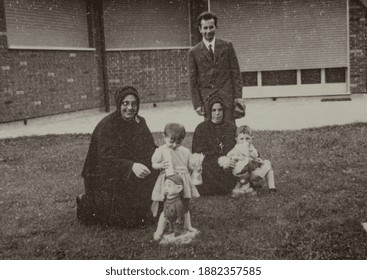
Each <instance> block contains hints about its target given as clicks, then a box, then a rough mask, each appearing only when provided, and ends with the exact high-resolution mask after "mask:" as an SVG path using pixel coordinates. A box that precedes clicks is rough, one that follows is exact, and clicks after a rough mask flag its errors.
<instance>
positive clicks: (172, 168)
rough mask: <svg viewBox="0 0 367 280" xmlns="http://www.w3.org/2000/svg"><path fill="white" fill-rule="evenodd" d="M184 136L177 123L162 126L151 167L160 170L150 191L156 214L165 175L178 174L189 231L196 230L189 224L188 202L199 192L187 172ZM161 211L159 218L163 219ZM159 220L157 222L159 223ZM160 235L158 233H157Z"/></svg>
mask: <svg viewBox="0 0 367 280" xmlns="http://www.w3.org/2000/svg"><path fill="white" fill-rule="evenodd" d="M185 136H186V131H185V127H184V126H183V125H182V124H179V123H168V124H167V125H166V126H165V128H164V142H165V144H163V145H162V146H160V147H159V148H157V149H156V150H155V152H154V154H153V156H152V167H153V169H156V170H161V173H160V174H159V176H158V178H157V181H156V183H155V185H154V188H153V192H152V200H153V204H152V212H153V215H154V216H156V215H157V213H158V205H159V202H163V201H164V193H163V191H162V190H163V186H164V183H165V179H166V177H167V176H171V175H173V174H178V175H179V176H181V178H182V181H183V206H184V228H185V229H186V230H188V231H190V232H197V230H196V229H195V228H193V227H192V225H191V217H190V212H189V202H190V199H191V198H197V197H199V196H200V195H199V192H198V190H197V189H196V187H195V185H194V184H193V182H192V180H191V176H190V173H189V169H188V168H189V159H190V157H191V152H190V150H189V149H188V148H186V147H183V146H181V143H182V140H183V139H184V138H185ZM164 218H165V217H164V213H163V212H162V213H161V215H160V217H159V220H160V221H161V220H163V219H164ZM159 223H160V222H158V224H159ZM159 235H160V234H159ZM161 237H162V236H157V234H154V239H155V240H159V239H160V238H161Z"/></svg>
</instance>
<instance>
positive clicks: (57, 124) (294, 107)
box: [0, 95, 367, 138]
mask: <svg viewBox="0 0 367 280" xmlns="http://www.w3.org/2000/svg"><path fill="white" fill-rule="evenodd" d="M348 97H349V98H350V99H351V100H350V101H325V102H322V101H321V100H322V99H323V97H307V98H306V97H305V98H278V99H277V100H276V101H274V100H272V99H250V100H248V101H247V115H246V117H245V118H243V119H240V120H238V121H237V125H241V124H247V125H249V126H251V127H252V128H253V129H257V130H293V129H302V128H310V127H320V126H325V125H336V124H347V123H353V122H367V95H351V96H348ZM324 99H330V97H329V98H326V97H324ZM112 109H113V108H112ZM107 114H108V113H105V112H101V110H100V109H91V110H84V111H79V112H75V113H68V114H61V115H55V116H48V117H41V118H35V119H30V120H28V121H27V125H25V124H24V123H23V121H16V122H11V123H3V124H0V138H12V137H19V136H30V135H46V134H65V133H91V132H92V131H93V129H94V127H95V126H96V124H97V123H98V122H99V121H100V120H101V119H102V118H103V117H104V116H106V115H107ZM140 115H141V116H143V117H144V118H145V119H146V121H147V123H148V126H149V128H150V129H151V131H152V132H155V131H163V128H164V125H165V124H166V123H167V122H180V123H182V124H183V125H184V126H185V127H186V130H187V131H194V129H195V127H196V126H197V125H198V124H199V123H200V122H201V121H202V120H203V118H202V117H199V116H197V115H196V114H195V112H194V110H193V108H192V105H191V101H177V102H164V103H158V104H157V106H156V107H153V105H152V104H151V103H150V104H142V105H141V108H140Z"/></svg>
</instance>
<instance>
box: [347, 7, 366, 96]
mask: <svg viewBox="0 0 367 280" xmlns="http://www.w3.org/2000/svg"><path fill="white" fill-rule="evenodd" d="M366 16H367V9H366V7H365V6H364V5H362V4H361V3H360V1H358V0H350V1H349V32H350V34H349V40H350V41H349V44H350V48H349V49H350V91H351V93H367V88H366V83H367V79H366V77H367V65H366V62H367V60H366V58H367V50H366V47H367V46H366V42H367V40H366V39H367V38H366V36H367V32H366V31H367V26H366Z"/></svg>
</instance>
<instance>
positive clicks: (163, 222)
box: [153, 212, 167, 241]
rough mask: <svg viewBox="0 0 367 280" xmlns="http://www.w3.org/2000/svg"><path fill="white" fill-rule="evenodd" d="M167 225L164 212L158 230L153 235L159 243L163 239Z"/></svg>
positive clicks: (160, 217)
mask: <svg viewBox="0 0 367 280" xmlns="http://www.w3.org/2000/svg"><path fill="white" fill-rule="evenodd" d="M166 223H167V221H166V218H165V217H164V213H163V212H162V213H161V215H160V216H159V220H158V225H157V230H156V231H155V233H154V235H153V239H154V240H156V241H158V240H160V239H161V238H162V236H163V232H164V229H165V227H166Z"/></svg>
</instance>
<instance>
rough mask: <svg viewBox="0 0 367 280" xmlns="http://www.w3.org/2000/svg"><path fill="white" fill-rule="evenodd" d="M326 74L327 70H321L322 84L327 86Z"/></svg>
mask: <svg viewBox="0 0 367 280" xmlns="http://www.w3.org/2000/svg"><path fill="white" fill-rule="evenodd" d="M325 81H326V74H325V68H321V84H322V85H325V84H326V82H325Z"/></svg>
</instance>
